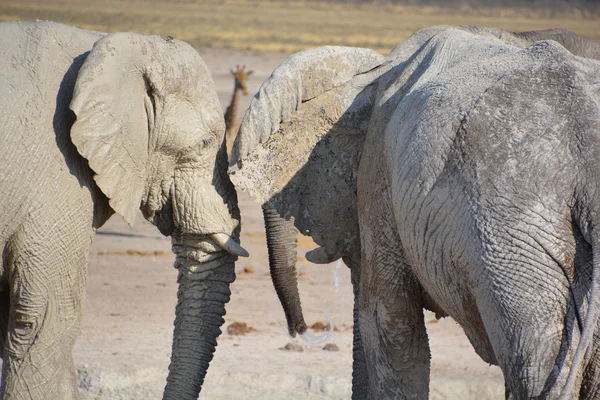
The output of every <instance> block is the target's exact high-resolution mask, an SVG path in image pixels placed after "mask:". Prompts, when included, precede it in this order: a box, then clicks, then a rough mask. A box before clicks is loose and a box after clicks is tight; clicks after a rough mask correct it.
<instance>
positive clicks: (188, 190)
mask: <svg viewBox="0 0 600 400" xmlns="http://www.w3.org/2000/svg"><path fill="white" fill-rule="evenodd" d="M223 132H224V124H223V117H222V114H221V108H220V106H219V103H218V100H217V96H216V93H215V90H214V85H213V82H212V79H211V78H210V75H209V74H208V71H207V69H206V66H205V65H204V62H203V61H202V60H201V58H200V56H199V55H198V53H197V52H196V51H194V49H192V48H191V47H190V46H189V45H187V44H185V43H183V42H179V41H176V40H173V39H172V38H160V37H156V36H142V35H137V34H132V33H116V34H111V35H105V34H102V33H97V32H90V31H84V30H80V29H77V28H73V27H69V26H65V25H61V24H56V23H51V22H35V23H30V22H24V23H6V24H0V206H1V209H2V214H1V215H0V249H2V270H1V271H0V272H1V276H0V293H1V296H0V345H1V348H2V359H3V370H2V396H3V398H6V399H9V398H10V399H13V398H15V399H20V398H23V399H26V398H34V399H68V398H73V397H76V396H77V388H76V382H75V375H74V366H73V360H72V356H71V351H72V348H73V344H74V341H75V339H76V337H77V335H78V333H79V328H80V325H81V318H82V311H83V301H84V291H85V286H86V274H87V258H88V252H89V246H90V242H91V241H92V238H93V236H94V233H95V231H96V229H97V228H98V227H100V226H102V224H104V222H105V221H106V220H107V219H108V218H109V217H110V216H111V215H112V214H113V213H114V212H117V213H119V214H121V215H122V216H123V217H124V219H125V220H126V221H128V222H129V223H130V224H131V223H133V222H134V218H135V215H136V213H137V212H138V210H141V211H142V212H143V214H144V216H145V217H146V218H147V219H148V220H150V221H151V222H153V223H154V224H155V225H156V226H157V227H158V228H159V229H160V231H161V232H162V233H163V234H165V235H171V237H172V243H173V251H174V253H175V254H176V261H175V266H176V267H177V268H179V278H178V280H179V283H180V288H179V292H178V304H177V310H176V319H175V333H174V340H173V354H172V358H171V366H170V367H169V370H170V372H169V377H168V380H167V387H166V389H165V398H177V399H187V398H193V399H195V398H197V396H198V392H199V390H200V387H201V385H202V381H203V379H204V375H205V373H206V368H207V367H208V363H209V361H210V360H211V358H212V354H213V351H214V346H215V345H216V337H217V336H218V335H219V333H220V330H219V327H220V325H221V324H222V322H223V319H222V316H223V314H224V312H225V310H224V304H225V303H226V302H227V301H228V300H229V283H231V282H232V281H233V280H234V278H235V274H234V266H233V263H234V261H235V259H236V256H235V255H236V254H237V255H243V254H244V251H243V249H241V247H239V245H237V244H236V243H235V242H234V241H233V239H236V238H237V237H238V234H239V211H238V209H237V200H236V196H235V192H234V191H233V187H232V185H231V182H230V181H229V179H228V178H227V175H226V167H227V165H226V155H225V151H224V145H223ZM232 238H233V239H232ZM236 240H237V239H236ZM224 249H226V250H227V251H225V250H224ZM231 253H232V254H231Z"/></svg>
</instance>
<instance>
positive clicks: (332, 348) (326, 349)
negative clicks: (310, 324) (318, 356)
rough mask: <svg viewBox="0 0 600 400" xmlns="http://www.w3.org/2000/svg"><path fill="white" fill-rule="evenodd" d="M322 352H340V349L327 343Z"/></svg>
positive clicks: (333, 344)
mask: <svg viewBox="0 0 600 400" xmlns="http://www.w3.org/2000/svg"><path fill="white" fill-rule="evenodd" d="M323 350H325V351H340V348H339V347H338V346H337V344H335V343H327V344H326V345H325V346H324V347H323Z"/></svg>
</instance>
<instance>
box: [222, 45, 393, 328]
mask: <svg viewBox="0 0 600 400" xmlns="http://www.w3.org/2000/svg"><path fill="white" fill-rule="evenodd" d="M384 61H385V58H384V57H383V56H381V55H380V54H378V53H375V52H373V51H371V50H367V49H359V48H346V47H322V48H317V49H313V50H307V51H303V52H300V53H297V54H295V55H293V56H291V57H289V58H288V59H287V60H286V61H284V62H283V63H282V64H281V65H280V66H279V67H278V68H277V69H275V71H274V72H273V74H272V75H271V77H270V78H269V79H268V80H267V81H266V82H265V83H264V84H263V85H262V87H261V88H260V90H259V92H258V93H257V94H256V95H255V97H254V98H253V100H252V102H251V105H250V108H249V110H248V111H247V113H246V115H245V116H244V119H243V120H242V124H241V126H240V130H239V133H238V137H237V139H236V142H235V143H234V147H233V153H232V157H231V161H230V170H229V172H230V176H231V179H232V181H233V182H234V184H235V185H236V187H237V188H238V189H242V190H245V191H247V192H248V193H249V194H250V196H251V197H252V198H253V200H255V201H257V202H258V203H260V204H262V205H263V211H264V217H265V227H266V231H267V244H268V247H269V259H270V268H271V275H272V279H273V283H274V286H275V289H276V291H277V294H278V296H279V298H280V300H281V302H282V305H283V308H284V311H285V315H286V318H287V322H288V330H289V333H290V335H292V336H294V335H295V334H296V333H304V331H305V330H306V325H305V323H304V320H303V317H302V310H301V306H300V298H299V295H298V290H297V282H296V276H295V265H294V264H295V260H296V250H295V235H296V232H295V229H294V226H295V227H296V228H297V229H298V230H299V231H300V232H301V233H302V234H304V235H310V236H312V238H313V240H314V241H315V242H316V243H317V244H318V245H319V246H321V247H320V248H318V249H317V250H314V251H312V252H309V253H307V255H306V258H307V259H308V260H309V261H313V262H318V263H327V262H331V261H334V260H336V259H338V258H340V257H348V258H351V259H355V260H359V259H360V239H359V232H358V219H357V212H356V173H357V168H358V161H359V159H360V153H361V148H362V144H363V141H364V139H365V133H366V130H367V127H368V125H369V115H370V113H371V111H372V106H373V99H374V96H373V95H374V86H372V85H370V83H371V82H372V81H373V80H374V79H375V78H376V77H377V76H379V75H380V74H381V71H380V70H381V68H380V66H381V64H382V63H383V62H384Z"/></svg>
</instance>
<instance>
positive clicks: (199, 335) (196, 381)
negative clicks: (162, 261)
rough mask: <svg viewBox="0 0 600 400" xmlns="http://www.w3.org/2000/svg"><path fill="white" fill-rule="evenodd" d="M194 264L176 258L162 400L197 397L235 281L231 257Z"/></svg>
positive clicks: (214, 256) (215, 256) (215, 257)
mask: <svg viewBox="0 0 600 400" xmlns="http://www.w3.org/2000/svg"><path fill="white" fill-rule="evenodd" d="M207 256H208V258H209V259H210V260H209V261H207V262H204V263H200V264H198V263H197V262H196V261H194V260H191V259H189V258H184V257H179V256H178V257H177V259H176V261H175V266H176V267H177V268H179V277H178V282H179V290H178V292H177V308H176V311H175V324H174V325H175V330H174V333H173V347H172V355H171V364H170V366H169V375H168V377H167V385H166V387H165V391H164V395H163V399H179V400H181V399H197V398H198V394H199V393H200V389H201V388H202V383H203V382H204V377H205V375H206V371H207V369H208V364H209V363H210V361H211V360H212V358H213V353H214V351H215V346H216V345H217V337H218V336H219V335H220V334H221V329H220V327H221V325H222V324H223V322H224V319H223V316H224V315H225V304H226V303H227V302H228V301H229V298H230V295H231V292H230V289H229V284H230V283H232V282H233V281H234V280H235V269H234V261H235V257H233V256H231V255H229V254H223V253H216V254H215V253H213V254H209V255H207Z"/></svg>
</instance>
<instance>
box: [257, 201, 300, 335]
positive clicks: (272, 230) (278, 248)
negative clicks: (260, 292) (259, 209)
mask: <svg viewBox="0 0 600 400" xmlns="http://www.w3.org/2000/svg"><path fill="white" fill-rule="evenodd" d="M263 215H264V218H265V230H266V233H267V248H268V251H269V269H270V271H271V279H272V280H273V286H274V287H275V291H276V292H277V296H278V297H279V301H280V302H281V305H282V306H283V311H284V313H285V318H286V320H287V324H288V331H289V334H290V336H292V337H294V336H296V333H300V334H302V333H304V332H306V329H307V328H306V323H305V322H304V316H303V315H302V305H301V304H300V294H299V293H298V279H297V278H296V231H295V229H294V223H293V221H287V220H285V219H284V218H282V217H280V216H279V213H278V212H277V210H275V209H273V208H271V207H270V206H268V205H265V206H263Z"/></svg>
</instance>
